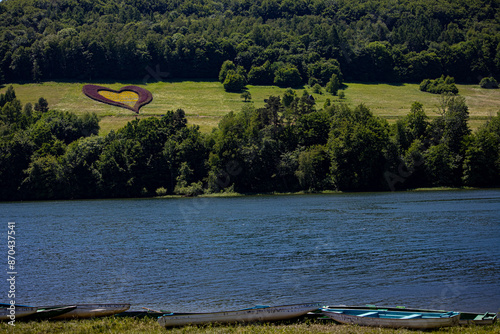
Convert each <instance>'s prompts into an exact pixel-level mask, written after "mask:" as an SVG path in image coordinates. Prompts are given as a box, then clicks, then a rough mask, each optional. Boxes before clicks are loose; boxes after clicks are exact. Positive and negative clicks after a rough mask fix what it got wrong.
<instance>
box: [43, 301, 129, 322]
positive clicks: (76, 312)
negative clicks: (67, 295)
mask: <svg viewBox="0 0 500 334" xmlns="http://www.w3.org/2000/svg"><path fill="white" fill-rule="evenodd" d="M75 306H76V307H75V309H73V310H71V311H69V312H67V313H64V314H61V315H58V316H55V317H52V318H51V320H66V319H86V318H95V317H106V316H110V315H115V314H117V313H121V312H125V311H127V310H128V309H129V308H130V304H76V305H75Z"/></svg>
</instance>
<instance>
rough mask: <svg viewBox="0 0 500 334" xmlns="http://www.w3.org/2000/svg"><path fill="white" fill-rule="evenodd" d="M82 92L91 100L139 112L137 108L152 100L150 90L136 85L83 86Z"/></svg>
mask: <svg viewBox="0 0 500 334" xmlns="http://www.w3.org/2000/svg"><path fill="white" fill-rule="evenodd" d="M82 90H83V93H84V94H85V95H87V96H88V97H90V98H91V99H93V100H96V101H99V102H103V103H106V104H110V105H113V106H117V107H121V108H125V109H129V110H132V111H134V112H136V113H139V109H140V108H141V107H142V106H144V105H146V104H148V103H149V102H151V101H152V100H153V94H151V92H150V91H148V90H146V89H144V88H141V87H138V86H125V87H122V88H120V89H119V90H113V89H109V88H106V87H103V86H97V85H85V86H83V89H82Z"/></svg>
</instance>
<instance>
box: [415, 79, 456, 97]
mask: <svg viewBox="0 0 500 334" xmlns="http://www.w3.org/2000/svg"><path fill="white" fill-rule="evenodd" d="M420 90H421V91H423V92H428V93H432V94H443V93H451V94H458V88H457V86H456V85H455V79H454V78H453V77H450V76H446V77H445V76H444V75H442V76H441V77H440V78H437V79H435V80H431V79H424V80H422V82H421V83H420Z"/></svg>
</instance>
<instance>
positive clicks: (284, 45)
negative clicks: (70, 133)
mask: <svg viewBox="0 0 500 334" xmlns="http://www.w3.org/2000/svg"><path fill="white" fill-rule="evenodd" d="M499 5H500V2H499V1H498V0H459V1H457V0H392V1H388V0H366V1H358V0H264V1H250V0H201V1H193V0H113V1H111V0H99V1H94V0H78V1H77V0H4V1H2V2H1V3H0V76H1V77H2V79H3V80H4V82H20V81H23V82H26V81H35V82H37V81H46V80H63V79H65V80H84V81H92V80H99V79H117V80H143V81H148V80H164V79H167V78H174V77H175V78H211V79H216V78H218V75H219V70H220V68H221V66H222V64H223V63H224V61H228V60H229V61H231V62H233V63H234V64H235V65H236V66H241V68H242V69H243V70H244V72H245V73H246V74H247V75H248V76H249V77H248V81H249V83H253V84H269V83H271V84H273V83H277V84H282V85H284V86H287V85H288V84H289V83H290V82H288V81H280V80H279V78H278V79H276V77H277V76H279V75H280V74H283V73H293V74H294V76H295V79H296V80H295V81H292V83H294V82H295V83H297V79H298V82H299V83H300V82H302V83H308V82H309V81H310V80H311V79H314V80H317V81H318V82H319V83H320V84H322V85H325V84H326V83H327V81H328V80H329V79H330V77H329V76H327V75H326V74H325V73H331V71H330V72H328V70H326V71H325V68H326V69H328V68H330V69H331V68H332V67H334V68H336V69H335V71H336V73H337V74H338V75H339V79H340V81H342V79H343V80H349V81H391V82H420V81H421V80H423V79H426V78H438V77H440V76H441V75H449V76H451V77H454V78H455V80H457V82H460V83H465V82H466V83H474V84H477V83H479V81H480V80H481V79H482V78H483V77H494V78H495V77H496V78H499V77H500V12H499ZM252 71H253V72H252ZM251 73H252V75H250V74H251ZM330 75H331V74H330Z"/></svg>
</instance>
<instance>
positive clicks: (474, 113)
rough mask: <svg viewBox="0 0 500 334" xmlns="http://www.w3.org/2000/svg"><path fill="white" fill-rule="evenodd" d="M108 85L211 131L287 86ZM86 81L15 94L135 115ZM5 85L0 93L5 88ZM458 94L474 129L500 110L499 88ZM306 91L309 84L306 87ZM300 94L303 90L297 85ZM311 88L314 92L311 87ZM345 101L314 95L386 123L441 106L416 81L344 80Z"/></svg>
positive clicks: (107, 117) (20, 87)
mask: <svg viewBox="0 0 500 334" xmlns="http://www.w3.org/2000/svg"><path fill="white" fill-rule="evenodd" d="M93 84H98V85H103V86H106V87H109V88H112V89H119V88H121V87H123V86H126V85H130V84H137V85H139V86H142V87H145V88H147V89H148V90H150V91H151V92H152V93H153V102H152V103H150V104H148V105H147V106H144V107H143V108H142V109H141V112H140V115H139V117H147V116H159V115H162V114H164V113H165V112H166V111H167V110H176V109H178V108H182V109H184V111H185V112H186V115H187V118H188V121H189V122H190V123H191V124H197V125H199V126H200V127H201V129H202V131H204V132H209V131H210V130H211V129H212V128H213V127H215V126H217V124H218V122H219V120H220V119H221V117H222V116H223V115H225V114H227V113H228V112H230V111H239V110H241V108H242V107H243V106H244V105H245V104H253V105H255V107H262V106H263V105H264V99H265V98H267V97H269V96H270V95H275V96H277V95H281V96H283V93H284V91H285V89H283V88H279V87H276V86H251V85H249V86H247V87H248V90H249V91H250V93H251V94H252V100H251V102H244V101H243V99H242V98H241V97H240V93H228V92H226V91H224V89H223V87H222V85H221V84H220V83H219V82H218V81H182V80H177V81H169V82H156V83H150V84H147V85H143V84H142V83H133V82H122V83H119V82H94V83H93ZM83 85H85V83H78V82H45V83H39V84H14V85H13V86H14V88H15V91H16V95H17V96H18V97H19V98H20V99H21V101H22V102H23V103H27V102H30V103H32V104H34V103H35V102H37V101H38V98H39V97H44V98H46V99H47V100H48V102H49V105H50V107H51V108H53V109H58V110H62V111H70V112H73V113H76V114H80V113H84V112H87V111H90V112H95V113H97V115H98V116H99V117H100V118H101V122H100V125H101V132H102V133H103V134H105V133H107V132H109V131H110V130H112V129H118V128H120V127H122V126H123V125H124V124H126V123H127V122H128V121H130V120H132V119H134V118H135V117H136V115H135V114H134V113H133V112H131V111H129V110H126V109H122V108H118V107H114V106H110V105H105V104H103V103H99V102H96V101H93V100H91V99H89V98H88V97H86V96H85V95H84V94H83V93H82V87H83ZM6 86H7V85H5V86H4V87H3V88H1V89H0V93H4V92H5V90H6ZM457 86H458V88H459V90H460V94H461V95H462V96H464V97H465V99H466V101H467V105H468V107H469V112H470V126H471V127H472V128H473V129H475V128H477V127H478V126H479V125H481V124H482V123H484V122H485V121H486V120H487V119H488V118H489V117H491V116H494V115H496V113H497V112H498V111H500V90H499V89H481V88H480V87H479V86H478V85H457ZM306 89H308V87H306ZM296 91H297V94H298V95H299V96H300V95H302V91H303V89H297V90H296ZM309 92H312V90H311V89H309ZM344 93H345V99H343V100H339V99H338V97H336V96H332V95H330V94H327V93H325V92H324V91H323V94H313V95H314V97H315V99H316V103H317V107H318V108H322V107H323V104H324V103H325V101H326V99H327V98H329V99H330V100H331V101H332V102H333V103H347V104H348V105H350V106H356V105H358V104H360V103H364V104H365V105H367V106H368V107H369V108H370V109H371V110H372V112H373V113H374V114H375V115H378V116H380V117H384V118H386V119H388V120H389V122H393V121H395V120H396V119H397V118H398V117H402V116H404V115H406V114H407V113H408V111H409V110H410V106H411V104H412V103H413V102H415V101H418V102H420V103H422V104H423V105H424V108H425V111H426V113H427V115H428V116H429V117H435V116H436V115H437V114H436V112H437V110H438V105H439V96H438V95H433V94H430V93H424V92H421V91H420V90H419V85H417V84H394V85H391V84H377V83H373V84H371V83H347V84H346V88H345V90H344Z"/></svg>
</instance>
